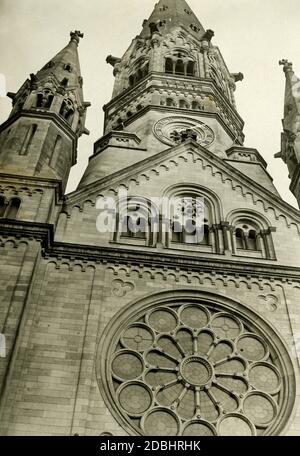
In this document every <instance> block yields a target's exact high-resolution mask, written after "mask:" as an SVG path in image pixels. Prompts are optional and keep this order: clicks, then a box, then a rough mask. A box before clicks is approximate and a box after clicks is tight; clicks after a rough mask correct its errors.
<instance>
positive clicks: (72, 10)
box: [0, 0, 300, 207]
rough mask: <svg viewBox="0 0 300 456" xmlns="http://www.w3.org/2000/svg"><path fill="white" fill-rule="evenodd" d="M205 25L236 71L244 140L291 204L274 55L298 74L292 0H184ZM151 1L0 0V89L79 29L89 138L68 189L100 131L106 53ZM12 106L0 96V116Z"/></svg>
mask: <svg viewBox="0 0 300 456" xmlns="http://www.w3.org/2000/svg"><path fill="white" fill-rule="evenodd" d="M188 3H189V5H190V7H191V8H192V9H193V11H194V12H195V13H196V15H197V16H198V18H199V20H200V22H201V23H202V25H203V26H204V27H205V28H209V29H212V30H214V31H215V38H214V43H215V44H217V45H218V46H219V47H220V50H221V52H222V54H223V57H224V59H225V61H226V63H227V65H228V67H229V70H230V71H232V72H239V71H241V72H243V73H244V76H245V79H244V81H243V82H240V83H238V89H237V92H236V100H237V108H238V111H239V114H240V115H241V116H242V118H243V119H244V121H245V130H244V132H245V134H246V141H245V145H246V146H249V147H256V148H257V149H258V150H259V152H260V153H261V154H262V156H263V157H264V158H265V160H266V161H267V162H268V164H269V166H268V171H269V172H270V174H271V175H272V176H273V177H274V183H275V185H276V187H277V189H278V190H279V192H280V194H281V195H282V197H283V198H284V199H285V200H286V201H287V202H289V203H290V204H292V205H294V206H296V207H297V204H296V201H295V199H294V197H293V195H292V194H291V193H290V191H289V183H290V182H289V179H288V176H287V175H288V173H287V168H286V166H285V165H284V164H283V162H282V161H281V160H280V159H274V158H273V155H274V153H276V152H278V151H279V149H280V133H281V129H282V128H281V119H282V115H283V99H284V85H285V83H284V74H283V72H282V67H279V66H278V61H279V60H280V59H281V58H287V59H289V60H291V61H292V62H293V63H294V68H295V72H296V74H297V73H298V75H299V76H300V27H299V24H300V2H299V0H209V1H208V0H207V1H205V0H188ZM154 4H155V0H86V1H85V2H83V1H82V0H0V56H1V60H0V74H1V73H3V74H4V75H5V77H6V85H7V86H6V90H7V91H10V92H14V91H17V90H18V89H19V87H20V86H21V84H22V83H23V82H24V81H25V79H26V78H27V77H28V75H29V74H30V73H33V72H36V71H38V70H39V69H40V68H41V67H42V66H43V65H44V64H45V63H46V62H47V61H48V60H50V59H51V58H52V57H53V56H54V54H56V53H57V52H58V51H59V50H60V49H61V48H63V47H64V46H65V45H66V44H67V43H68V41H69V32H70V31H71V30H74V29H77V30H81V31H83V32H84V33H85V37H84V39H83V40H81V43H80V47H79V53H80V60H81V70H82V76H83V79H84V94H85V99H86V101H90V102H91V103H92V107H91V108H89V110H88V116H87V122H86V126H87V128H88V129H89V130H90V131H91V135H90V136H89V137H86V136H84V137H82V138H81V139H80V140H79V147H78V164H77V165H76V166H75V167H74V168H73V170H72V172H71V176H70V181H69V186H68V190H69V191H72V190H74V189H75V188H76V186H77V184H78V181H79V179H80V177H81V176H82V174H83V172H84V169H85V167H86V164H87V160H88V157H89V156H90V155H91V154H92V152H93V143H94V142H95V141H96V140H97V139H98V138H99V137H100V136H101V135H102V127H103V111H102V106H103V105H104V104H105V103H107V102H108V101H109V100H110V98H111V93H112V86H113V79H114V78H113V75H112V67H111V66H109V65H107V64H106V63H105V59H106V57H107V55H109V54H112V55H115V56H120V57H121V56H122V54H123V53H124V51H125V50H126V48H127V47H128V46H129V44H130V42H131V40H132V39H133V38H134V37H135V36H136V35H137V34H139V32H140V31H141V26H142V22H143V19H145V18H148V17H149V15H150V13H151V12H152V10H153V7H154ZM10 108H11V101H10V100H9V99H8V98H1V97H0V122H1V123H2V122H3V121H5V120H6V118H7V116H8V114H9V112H10Z"/></svg>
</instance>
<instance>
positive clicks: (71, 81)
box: [0, 30, 90, 189]
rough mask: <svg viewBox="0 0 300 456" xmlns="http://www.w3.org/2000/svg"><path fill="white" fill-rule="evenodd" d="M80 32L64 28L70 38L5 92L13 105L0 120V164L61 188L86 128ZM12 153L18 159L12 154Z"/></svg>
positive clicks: (15, 171)
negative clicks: (13, 89)
mask: <svg viewBox="0 0 300 456" xmlns="http://www.w3.org/2000/svg"><path fill="white" fill-rule="evenodd" d="M82 37H83V34H82V33H81V32H79V31H77V30H76V31H75V32H71V33H70V41H69V43H68V44H67V46H65V47H64V48H63V49H62V50H61V51H60V52H58V53H57V54H56V55H55V56H54V57H53V58H52V59H51V60H50V61H48V63H47V64H46V65H44V67H43V68H42V69H41V70H40V71H38V72H37V73H36V74H33V73H32V74H31V75H30V78H29V79H27V80H26V81H25V83H24V84H23V85H22V87H21V88H20V89H19V90H18V92H17V93H12V92H9V93H8V96H9V97H10V98H11V99H12V102H13V108H12V111H11V114H10V117H9V119H8V120H7V121H6V122H4V124H3V125H1V126H0V144H1V143H2V146H1V154H0V166H1V167H2V169H5V170H6V171H7V172H8V171H9V172H14V173H15V174H24V173H25V174H26V175H34V176H36V175H39V176H43V177H51V178H57V179H59V180H61V181H62V185H63V187H62V188H63V189H65V187H66V184H67V178H68V174H69V171H70V168H71V166H72V165H74V164H75V163H76V156H77V140H78V138H79V137H80V136H81V135H82V134H83V133H86V134H88V130H87V129H86V128H85V117H86V110H87V107H88V106H89V105H90V103H88V102H85V101H84V98H83V90H82V85H83V80H82V77H81V71H80V64H79V56H78V49H77V47H78V43H79V40H80V38H82ZM16 155H17V156H18V160H16Z"/></svg>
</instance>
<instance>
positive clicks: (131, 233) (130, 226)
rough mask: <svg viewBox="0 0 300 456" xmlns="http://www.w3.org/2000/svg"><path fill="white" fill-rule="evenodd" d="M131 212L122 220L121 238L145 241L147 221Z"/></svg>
mask: <svg viewBox="0 0 300 456" xmlns="http://www.w3.org/2000/svg"><path fill="white" fill-rule="evenodd" d="M132 212H133V213H132V214H130V215H126V216H125V217H124V218H123V220H122V229H121V238H124V237H125V238H132V239H146V233H147V231H148V229H147V228H148V227H147V220H146V219H145V218H144V217H140V216H138V215H136V214H135V211H132Z"/></svg>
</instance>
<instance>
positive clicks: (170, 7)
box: [141, 0, 205, 39]
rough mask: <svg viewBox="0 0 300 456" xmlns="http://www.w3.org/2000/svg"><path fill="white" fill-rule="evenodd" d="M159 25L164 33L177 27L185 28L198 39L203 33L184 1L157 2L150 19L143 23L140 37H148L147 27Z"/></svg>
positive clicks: (164, 0) (161, 0) (162, 0)
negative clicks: (162, 25)
mask: <svg viewBox="0 0 300 456" xmlns="http://www.w3.org/2000/svg"><path fill="white" fill-rule="evenodd" d="M161 23H163V24H164V26H165V27H164V31H165V32H166V33H168V32H169V31H170V30H171V29H173V28H174V27H178V26H181V27H184V28H186V29H187V30H188V31H189V32H190V33H191V34H192V35H193V36H194V37H195V38H198V39H200V38H201V37H202V36H203V34H204V33H205V29H204V28H203V26H202V25H201V23H200V22H199V20H198V18H197V16H196V15H195V14H194V13H193V11H192V10H191V8H190V7H189V5H188V4H187V3H186V1H185V0H159V2H158V3H157V4H156V5H155V7H154V11H153V13H152V14H151V16H150V18H149V19H148V20H145V21H144V23H143V30H142V33H141V36H147V35H149V27H150V28H151V27H153V28H154V27H155V26H158V24H161Z"/></svg>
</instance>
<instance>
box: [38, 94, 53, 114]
mask: <svg viewBox="0 0 300 456" xmlns="http://www.w3.org/2000/svg"><path fill="white" fill-rule="evenodd" d="M53 98H54V96H53V94H52V92H51V91H50V90H44V91H43V92H42V93H38V95H37V100H36V107H37V108H44V109H49V108H50V107H51V104H52V101H53Z"/></svg>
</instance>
